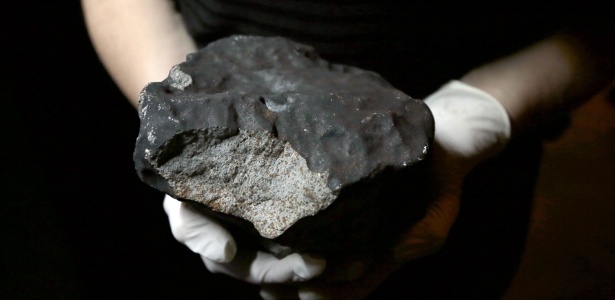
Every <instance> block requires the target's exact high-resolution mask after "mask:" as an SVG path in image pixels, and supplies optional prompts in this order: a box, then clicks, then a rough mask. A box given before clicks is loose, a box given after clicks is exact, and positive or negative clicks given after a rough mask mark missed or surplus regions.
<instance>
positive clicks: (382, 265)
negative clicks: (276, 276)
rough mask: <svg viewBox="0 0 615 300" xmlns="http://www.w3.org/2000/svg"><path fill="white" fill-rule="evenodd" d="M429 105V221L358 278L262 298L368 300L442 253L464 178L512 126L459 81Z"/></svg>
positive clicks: (269, 292) (279, 289)
mask: <svg viewBox="0 0 615 300" xmlns="http://www.w3.org/2000/svg"><path fill="white" fill-rule="evenodd" d="M425 103H426V104H427V105H428V106H429V108H430V109H431V111H432V113H433V116H434V119H435V129H436V131H435V139H434V149H433V151H434V152H433V155H434V157H433V161H432V163H433V166H432V172H433V174H434V180H435V182H434V186H435V187H436V191H435V199H434V201H433V202H432V204H431V205H430V207H429V208H428V209H427V213H426V216H425V217H424V218H423V219H422V220H421V221H419V222H418V223H416V224H415V225H413V226H412V227H411V228H409V229H408V230H407V231H406V232H405V233H404V234H402V236H401V237H400V239H399V242H398V243H397V245H396V247H395V249H393V250H392V251H389V253H392V254H391V255H389V257H381V258H380V259H379V260H377V261H376V262H374V263H372V264H371V265H370V266H366V268H365V270H364V272H363V276H361V277H359V278H358V279H354V280H349V281H344V282H335V283H309V282H307V283H303V284H300V285H298V286H297V287H290V286H265V287H263V288H262V290H261V296H262V297H263V298H265V299H288V298H297V297H299V298H300V299H360V298H364V297H366V296H367V295H368V294H369V293H370V292H371V291H373V290H374V289H375V288H376V287H377V286H378V285H379V284H380V283H381V282H382V281H384V280H385V279H386V278H387V277H388V276H389V274H390V273H391V272H393V271H394V270H395V269H396V268H398V267H399V266H401V265H402V264H403V263H404V262H406V261H409V260H412V259H416V258H419V257H421V256H425V255H429V254H431V253H434V252H435V251H437V250H439V249H440V247H441V246H442V245H443V244H444V242H445V240H446V238H447V236H448V233H449V230H450V229H451V227H452V225H453V223H454V222H455V220H456V218H457V214H458V211H459V205H460V203H459V200H460V196H461V186H462V183H463V180H464V178H465V176H466V174H467V173H468V172H469V171H470V170H471V169H472V168H474V167H475V166H476V165H477V164H479V163H480V162H482V161H484V160H486V159H487V158H489V157H491V156H493V155H495V154H497V153H498V152H500V151H501V150H502V149H503V148H504V147H505V145H506V143H507V142H508V140H509V139H510V134H511V132H510V131H511V125H510V119H509V116H508V114H507V112H506V110H505V109H504V108H503V107H502V105H501V104H500V103H499V102H498V101H497V100H496V99H494V98H493V97H492V96H490V95H489V94H487V93H485V92H483V91H481V90H479V89H476V88H474V87H472V86H469V85H467V84H465V83H463V82H460V81H451V82H449V83H448V84H446V85H444V86H443V87H441V88H440V89H439V90H438V91H436V92H435V93H434V94H432V95H430V96H429V97H427V98H426V99H425ZM383 252H384V253H386V251H383Z"/></svg>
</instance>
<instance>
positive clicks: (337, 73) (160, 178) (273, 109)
mask: <svg viewBox="0 0 615 300" xmlns="http://www.w3.org/2000/svg"><path fill="white" fill-rule="evenodd" d="M140 118H141V128H140V132H139V136H138V138H137V143H136V149H135V153H134V160H135V164H136V169H137V173H138V174H139V176H140V178H141V179H142V180H143V181H144V182H146V183H148V184H149V185H151V186H153V187H155V188H157V189H158V190H160V191H163V192H165V193H167V194H170V195H172V196H174V197H176V198H178V199H181V200H190V201H195V202H198V203H201V204H202V205H201V206H202V207H204V208H205V210H206V211H209V212H215V213H214V215H218V216H220V217H222V218H226V219H228V218H231V219H232V218H235V217H238V218H239V219H243V220H247V221H249V222H250V223H251V224H252V225H253V226H254V229H256V231H257V232H258V233H259V234H260V235H261V236H262V237H265V238H267V239H275V238H280V239H282V238H283V236H282V237H281V235H282V234H284V233H285V232H286V231H288V230H289V228H291V226H293V224H295V223H297V222H298V221H299V220H301V219H306V217H308V216H315V215H317V214H319V212H323V211H331V212H328V213H327V214H328V215H330V216H329V217H328V218H334V219H335V218H341V217H342V216H343V214H340V212H341V211H344V212H345V213H349V212H350V213H351V214H355V215H357V214H362V213H360V212H358V209H359V208H361V209H368V210H369V207H370V205H374V206H377V205H376V203H377V202H378V200H377V199H378V198H379V197H381V196H379V193H380V192H378V191H379V189H380V188H381V186H382V184H383V182H384V181H389V180H388V179H387V178H388V177H387V176H388V175H387V174H389V173H391V172H401V171H404V170H408V169H411V168H410V166H413V165H415V164H417V163H418V162H420V161H422V160H424V159H425V158H426V157H427V155H428V154H429V150H430V145H431V140H432V139H433V132H434V125H433V118H432V116H431V113H430V111H429V109H428V108H427V107H426V106H425V105H424V104H423V103H422V102H421V101H419V100H415V99H412V98H410V97H409V96H407V95H405V94H404V93H402V92H401V91H399V90H396V89H395V88H393V87H392V86H391V85H390V84H388V83H387V82H386V81H385V80H384V79H383V78H381V77H380V76H379V75H377V74H375V73H373V72H369V71H364V70H361V69H358V68H354V67H350V66H345V65H339V64H333V63H330V62H327V61H325V60H323V59H320V58H319V57H318V55H317V54H316V53H315V52H314V50H313V49H312V48H311V47H309V46H306V45H302V44H298V43H295V42H292V41H290V40H287V39H284V38H279V37H274V38H263V37H251V36H232V37H229V38H225V39H222V40H219V41H216V42H214V43H211V44H210V45H208V46H207V47H205V48H203V49H201V50H200V51H198V52H196V53H193V54H190V55H189V56H188V58H187V61H186V62H184V63H181V64H179V65H177V66H175V67H173V68H172V70H171V71H170V74H169V77H168V78H167V79H165V80H164V81H162V82H156V83H150V84H149V85H147V86H146V87H145V88H144V89H143V91H142V92H141V95H140ZM385 183H386V182H385ZM404 184H406V185H408V184H409V185H412V183H411V182H410V183H404ZM343 195H350V196H344V197H343ZM340 198H352V199H346V200H343V201H342V200H340ZM334 201H335V202H336V205H337V206H340V207H343V208H340V209H337V210H335V211H332V210H334V209H328V210H326V208H328V207H330V206H331V207H333V206H335V205H332V203H333V202H334ZM337 202H348V204H343V203H342V204H337ZM219 213H222V214H219ZM311 218H312V219H313V217H309V218H307V219H311ZM359 219H361V218H359ZM357 220H358V219H357ZM361 220H365V219H364V218H363V219H361ZM240 222H241V221H240ZM310 222H312V221H309V222H308V221H305V222H300V223H301V224H305V225H301V224H298V225H297V226H298V227H303V228H304V229H305V228H312V229H314V228H317V227H318V228H321V227H319V226H322V225H323V224H333V222H329V221H323V222H316V223H318V224H316V225H314V226H311V225H309V223H310ZM248 227H249V226H248ZM324 230H327V229H324ZM308 232H310V230H308ZM304 238H305V237H304ZM280 239H278V240H280ZM291 239H292V238H291ZM287 240H289V239H287Z"/></svg>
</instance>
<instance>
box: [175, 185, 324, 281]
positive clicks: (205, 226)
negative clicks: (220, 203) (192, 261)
mask: <svg viewBox="0 0 615 300" xmlns="http://www.w3.org/2000/svg"><path fill="white" fill-rule="evenodd" d="M163 205H164V210H165V212H166V213H167V216H168V217H169V223H170V225H171V232H172V233H173V236H174V237H175V239H177V240H178V241H179V242H181V243H183V244H185V245H186V246H187V247H188V248H190V250H192V251H193V252H195V253H198V254H200V255H201V258H202V259H203V262H204V264H205V266H206V267H207V269H208V270H209V271H210V272H212V273H222V274H226V275H229V276H232V277H234V278H237V279H241V280H244V281H246V282H249V283H253V284H275V283H291V282H302V281H306V280H309V279H311V278H314V277H316V276H318V275H319V274H320V273H322V271H323V270H324V268H325V264H326V263H325V260H324V259H321V258H316V257H312V256H310V255H300V254H296V253H295V254H291V255H288V256H286V257H284V258H283V259H277V258H276V257H274V256H273V255H271V254H269V253H265V252H262V251H258V250H255V249H256V248H252V247H245V248H244V249H238V248H237V244H236V242H235V240H234V239H233V237H232V236H231V234H230V233H229V232H228V231H227V230H226V229H224V227H222V226H221V225H220V224H219V223H218V222H216V221H215V220H212V219H211V218H209V217H207V216H205V215H203V214H201V213H200V212H198V211H197V210H196V209H195V208H193V207H192V206H191V205H189V204H188V203H184V202H180V201H177V200H175V199H173V198H172V197H170V196H168V195H167V196H166V197H165V198H164V204H163Z"/></svg>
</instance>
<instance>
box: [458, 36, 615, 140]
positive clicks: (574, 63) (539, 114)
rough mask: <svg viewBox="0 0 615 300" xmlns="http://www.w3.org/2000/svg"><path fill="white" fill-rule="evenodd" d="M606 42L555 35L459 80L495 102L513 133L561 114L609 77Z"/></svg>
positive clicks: (612, 70) (612, 69)
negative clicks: (485, 93) (504, 112)
mask: <svg viewBox="0 0 615 300" xmlns="http://www.w3.org/2000/svg"><path fill="white" fill-rule="evenodd" d="M614 48H615V47H613V43H612V42H608V41H606V40H605V39H603V40H595V39H591V40H589V39H584V38H583V37H581V36H578V35H573V34H561V35H555V36H552V37H550V38H548V39H545V40H543V41H541V42H538V43H537V44H535V45H532V46H530V47H528V48H526V49H524V50H522V51H520V52H517V53H515V54H513V55H511V56H508V57H505V58H503V59H500V60H497V61H495V62H492V63H489V64H486V65H484V66H481V67H478V68H476V69H474V70H472V71H470V72H469V73H467V74H466V75H465V76H463V77H462V78H461V81H463V82H465V83H467V84H469V85H471V86H474V87H476V88H479V89H481V90H483V91H485V92H487V93H489V94H491V95H492V96H493V97H495V99H497V100H498V101H499V102H500V103H501V104H502V105H503V106H504V108H505V109H506V111H507V112H508V114H509V116H510V118H511V123H512V132H513V135H519V134H520V133H523V132H525V131H527V130H528V129H529V128H531V127H535V126H540V125H541V123H542V122H543V121H544V120H547V119H549V118H550V117H552V116H554V115H557V114H559V113H567V112H569V111H570V110H572V109H574V108H576V107H577V106H578V105H580V104H581V103H582V102H583V101H585V100H588V99H590V97H591V96H593V95H594V94H595V93H597V92H599V91H600V90H601V89H602V88H604V87H606V86H607V85H608V84H609V83H610V82H611V81H612V80H613V78H615V62H614V61H613V58H612V57H611V56H612V55H609V54H608V53H615V49H614Z"/></svg>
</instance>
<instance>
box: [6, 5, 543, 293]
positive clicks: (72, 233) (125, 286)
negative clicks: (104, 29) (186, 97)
mask: <svg viewBox="0 0 615 300" xmlns="http://www.w3.org/2000/svg"><path fill="white" fill-rule="evenodd" d="M39 2H40V3H32V2H23V1H14V2H11V4H10V5H9V4H6V3H7V2H3V4H2V6H3V7H2V12H3V14H4V15H5V16H4V17H3V18H0V19H1V20H2V27H1V28H2V37H3V40H2V71H3V83H4V84H3V85H2V89H1V90H0V95H2V100H1V102H0V103H1V104H0V105H1V108H0V113H1V116H0V122H2V124H1V126H0V128H1V129H0V130H1V133H0V142H1V143H2V145H1V147H0V151H1V152H0V158H1V159H2V160H1V162H0V170H1V173H0V174H1V175H2V178H1V181H0V182H1V186H0V187H1V189H0V191H1V194H0V198H1V201H0V293H1V294H0V298H2V299H24V298H26V299H27V298H56V299H57V298H61V299H66V298H68V299H70V298H75V299H99V298H100V299H109V298H113V299H117V298H120V299H123V298H130V299H133V298H171V297H172V298H178V299H179V298H188V299H194V298H199V299H246V298H249V297H255V296H256V295H257V294H256V290H257V289H256V288H255V287H250V286H247V285H245V284H242V283H240V282H238V281H235V280H231V279H228V278H226V277H224V276H220V275H211V274H209V273H207V272H206V270H205V268H204V266H203V265H202V262H201V261H200V258H199V257H198V256H197V255H194V254H192V253H191V252H190V251H189V250H188V249H187V248H186V247H184V246H183V245H181V244H180V243H178V242H176V241H175V240H174V239H173V237H172V235H171V233H170V230H169V227H168V222H167V219H166V216H165V214H164V212H163V210H162V198H163V195H162V194H161V193H158V192H156V191H154V190H153V189H151V188H149V187H148V186H146V185H145V184H143V183H141V182H140V181H139V179H138V178H137V176H136V173H135V171H134V167H133V162H132V151H133V149H134V142H135V139H136V136H137V132H138V125H139V120H138V116H137V113H136V111H135V110H134V108H132V107H131V106H130V104H129V103H128V101H127V100H126V99H125V98H124V97H123V95H122V94H121V93H120V92H119V90H118V89H117V88H116V86H115V85H114V83H113V82H112V80H111V79H110V78H109V77H108V75H107V73H106V72H105V70H104V68H103V67H102V65H101V64H100V62H99V60H98V58H97V56H96V54H95V52H94V50H93V48H92V46H91V44H90V41H89V38H88V36H87V32H86V29H85V26H84V23H83V18H82V14H81V7H80V4H79V2H78V1H62V2H58V1H53V2H52V1H39ZM7 91H8V92H7ZM528 145H529V146H527V145H526V146H527V147H529V148H524V149H521V150H519V149H517V150H515V148H514V147H511V150H510V152H511V153H517V155H516V156H515V155H508V156H509V157H508V158H505V159H502V160H500V161H497V162H495V163H493V164H487V165H486V166H485V167H484V168H483V170H478V171H477V172H476V174H477V175H476V176H474V177H470V178H469V179H468V181H467V185H468V187H467V190H468V191H469V192H468V193H466V197H467V198H468V199H465V200H464V203H465V206H464V207H463V208H462V212H461V216H460V218H459V220H458V222H457V224H456V227H455V230H454V231H453V232H452V233H451V236H450V238H449V241H448V242H447V244H446V246H445V248H444V249H442V251H441V252H440V253H439V254H437V255H435V256H432V257H429V258H427V259H423V260H419V261H417V262H415V263H413V264H410V265H409V266H408V267H407V268H406V269H405V271H402V272H399V273H397V274H396V275H395V276H393V278H391V280H390V281H389V284H388V286H385V288H383V289H382V290H381V291H380V293H381V294H377V295H381V296H375V298H376V299H390V298H391V295H396V293H397V290H399V289H404V290H406V291H409V294H412V295H414V296H416V297H417V298H427V299H433V298H434V297H436V296H434V295H437V294H446V295H448V297H449V298H450V297H452V298H456V299H459V297H460V295H465V297H468V296H470V297H472V298H475V299H486V298H491V297H493V298H497V297H496V296H494V295H499V294H501V293H503V292H504V290H505V289H506V286H507V284H508V282H509V280H510V279H511V278H512V276H513V275H514V272H515V270H516V268H517V266H518V263H519V260H520V256H521V253H522V248H523V243H524V241H525V234H526V231H527V222H528V218H529V211H530V207H531V198H532V190H533V184H534V179H535V176H536V172H537V169H536V168H537V166H538V164H537V159H538V153H539V149H538V147H537V144H536V143H529V144H528ZM504 156H505V157H506V155H504ZM520 162H522V163H520ZM503 170H506V172H503ZM481 174H483V176H482V178H483V179H482V180H481ZM494 174H495V175H494ZM497 174H500V175H497ZM485 178H486V179H485ZM505 182H514V184H512V185H511V184H507V185H505V184H504V183H505ZM485 186H488V187H489V188H487V189H485V188H483V187H485ZM472 187H474V188H472ZM484 199H489V201H484ZM481 202H482V203H483V204H481V205H480V209H478V207H479V206H478V205H475V204H476V203H481ZM484 203H490V205H487V207H485V205H484ZM485 224H487V225H488V226H485ZM461 237H463V238H461ZM247 295H250V296H247ZM455 295H456V296H457V297H455ZM486 295H487V296H486ZM385 297H386V298H385ZM400 297H402V298H406V296H400Z"/></svg>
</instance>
